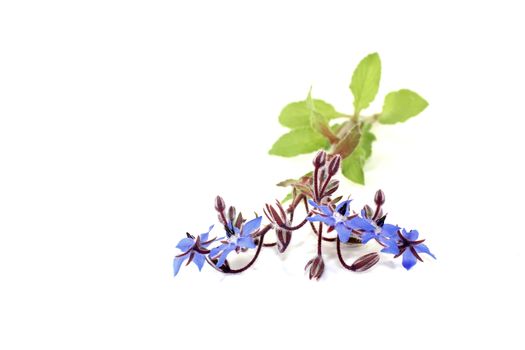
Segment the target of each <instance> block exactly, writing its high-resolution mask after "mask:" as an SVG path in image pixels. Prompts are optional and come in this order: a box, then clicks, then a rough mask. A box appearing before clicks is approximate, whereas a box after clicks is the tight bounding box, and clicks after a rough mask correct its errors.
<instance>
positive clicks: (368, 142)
mask: <svg viewBox="0 0 525 350" xmlns="http://www.w3.org/2000/svg"><path fill="white" fill-rule="evenodd" d="M371 128H372V125H371V124H366V125H365V126H364V127H363V130H362V131H361V133H362V134H361V139H360V140H359V145H358V146H357V147H359V148H362V149H363V150H364V151H365V159H368V158H370V156H371V155H372V142H374V141H375V140H376V135H374V134H373V133H372V132H371V131H370V129H371Z"/></svg>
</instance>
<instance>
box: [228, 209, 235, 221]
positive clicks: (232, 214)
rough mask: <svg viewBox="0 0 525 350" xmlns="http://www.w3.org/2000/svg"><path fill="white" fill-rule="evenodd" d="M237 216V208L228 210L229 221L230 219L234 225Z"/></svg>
mask: <svg viewBox="0 0 525 350" xmlns="http://www.w3.org/2000/svg"><path fill="white" fill-rule="evenodd" d="M236 214H237V210H235V207H230V208H229V209H228V219H230V222H231V223H232V224H233V220H235V215H236Z"/></svg>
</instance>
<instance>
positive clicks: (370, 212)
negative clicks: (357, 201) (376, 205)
mask: <svg viewBox="0 0 525 350" xmlns="http://www.w3.org/2000/svg"><path fill="white" fill-rule="evenodd" d="M363 210H364V212H365V215H366V217H367V218H371V217H372V215H374V210H373V209H372V207H371V206H369V205H368V204H367V205H365V206H364V207H363Z"/></svg>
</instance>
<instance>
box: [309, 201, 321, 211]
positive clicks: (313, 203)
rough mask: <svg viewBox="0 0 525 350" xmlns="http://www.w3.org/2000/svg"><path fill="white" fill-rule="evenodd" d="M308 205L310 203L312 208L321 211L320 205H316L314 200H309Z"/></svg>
mask: <svg viewBox="0 0 525 350" xmlns="http://www.w3.org/2000/svg"><path fill="white" fill-rule="evenodd" d="M308 203H310V205H311V206H312V207H314V208H317V209H319V205H318V204H317V203H315V202H314V201H313V200H311V199H309V200H308Z"/></svg>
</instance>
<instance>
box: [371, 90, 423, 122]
mask: <svg viewBox="0 0 525 350" xmlns="http://www.w3.org/2000/svg"><path fill="white" fill-rule="evenodd" d="M427 106H428V102H427V101H425V99H424V98H423V97H421V96H419V95H418V94H417V93H415V92H414V91H410V90H407V89H402V90H399V91H394V92H391V93H389V94H388V95H386V96H385V102H384V103H383V112H382V113H381V115H380V116H379V122H380V123H382V124H394V123H399V122H404V121H406V120H408V119H410V118H412V117H414V116H416V115H418V114H419V113H421V112H422V111H423V110H424V109H425V108H427Z"/></svg>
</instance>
